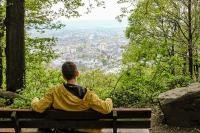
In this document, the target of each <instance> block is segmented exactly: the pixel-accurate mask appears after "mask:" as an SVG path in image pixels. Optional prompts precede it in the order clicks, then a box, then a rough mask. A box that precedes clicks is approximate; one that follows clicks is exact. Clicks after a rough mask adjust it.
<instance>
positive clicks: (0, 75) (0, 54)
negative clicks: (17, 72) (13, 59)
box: [0, 38, 3, 88]
mask: <svg viewBox="0 0 200 133" xmlns="http://www.w3.org/2000/svg"><path fill="white" fill-rule="evenodd" d="M0 39H2V38H0ZM0 42H1V40H0ZM1 43H2V42H1ZM1 45H2V44H1ZM2 59H3V49H2V46H0V88H2V84H3V62H2Z"/></svg>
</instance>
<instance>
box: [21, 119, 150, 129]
mask: <svg viewBox="0 0 200 133" xmlns="http://www.w3.org/2000/svg"><path fill="white" fill-rule="evenodd" d="M150 122H151V121H150V120H144V121H117V122H116V127H117V128H150ZM91 123H92V124H91ZM19 125H20V127H21V128H102V127H103V128H113V121H111V120H110V121H103V120H100V121H95V120H94V121H87V120H84V121H78V122H77V121H75V120H71V121H66V120H65V121H64V120H63V121H56V120H48V121H44V120H19Z"/></svg>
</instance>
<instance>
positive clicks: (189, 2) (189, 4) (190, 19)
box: [188, 0, 193, 78]
mask: <svg viewBox="0 0 200 133" xmlns="http://www.w3.org/2000/svg"><path fill="white" fill-rule="evenodd" d="M188 53H189V59H188V61H189V73H190V77H191V78H193V44H192V2H191V0H188Z"/></svg>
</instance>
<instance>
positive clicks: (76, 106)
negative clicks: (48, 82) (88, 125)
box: [31, 62, 113, 133]
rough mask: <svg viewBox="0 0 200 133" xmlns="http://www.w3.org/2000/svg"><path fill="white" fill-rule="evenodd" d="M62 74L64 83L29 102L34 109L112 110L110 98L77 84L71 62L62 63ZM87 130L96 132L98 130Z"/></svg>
mask: <svg viewBox="0 0 200 133" xmlns="http://www.w3.org/2000/svg"><path fill="white" fill-rule="evenodd" d="M62 74H63V78H64V79H65V81H66V83H63V84H60V85H58V86H55V87H53V88H51V89H49V90H48V91H47V93H46V94H45V95H44V97H43V98H41V99H40V100H39V99H38V98H37V97H35V98H34V99H33V100H32V103H31V106H32V108H33V110H34V111H36V112H40V113H42V112H44V111H45V110H46V109H48V108H50V107H53V108H54V109H59V110H64V111H84V110H88V109H90V108H91V109H93V110H95V111H98V112H100V113H103V114H108V113H110V112H111V111H112V109H113V103H112V100H111V99H110V98H107V99H106V100H102V99H100V98H99V97H98V96H97V95H96V94H95V93H94V92H93V91H90V90H89V89H88V88H84V87H82V86H79V85H77V83H76V81H77V80H76V79H77V77H78V76H79V71H78V69H77V67H76V65H75V64H74V63H73V62H65V63H64V64H63V65H62ZM80 130H81V129H80ZM87 132H95V133H97V132H100V130H94V129H93V130H90V131H89V130H87Z"/></svg>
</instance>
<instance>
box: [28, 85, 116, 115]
mask: <svg viewBox="0 0 200 133" xmlns="http://www.w3.org/2000/svg"><path fill="white" fill-rule="evenodd" d="M31 106H32V108H33V110H34V111H36V112H40V113H42V112H44V111H45V110H46V109H47V108H49V107H53V108H54V109H60V110H64V111H83V110H87V109H89V108H91V109H93V110H95V111H98V112H100V113H103V114H107V113H110V112H111V111H112V109H113V103H112V100H111V99H110V98H107V99H106V100H102V99H100V98H99V97H98V96H97V95H96V94H95V93H94V92H93V91H90V90H89V89H87V92H86V94H85V96H84V97H83V99H80V98H79V97H77V96H75V95H74V94H72V93H71V92H70V91H68V90H67V89H66V88H65V86H64V85H63V84H62V85H59V86H56V87H54V88H52V89H50V90H49V91H48V92H47V93H46V94H45V96H44V97H43V98H42V99H40V100H33V101H32V103H31Z"/></svg>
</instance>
